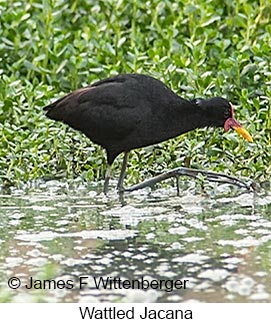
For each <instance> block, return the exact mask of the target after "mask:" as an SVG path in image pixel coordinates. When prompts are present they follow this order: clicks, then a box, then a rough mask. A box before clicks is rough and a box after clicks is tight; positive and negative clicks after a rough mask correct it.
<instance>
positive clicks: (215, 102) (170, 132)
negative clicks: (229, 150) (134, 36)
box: [44, 74, 252, 193]
mask: <svg viewBox="0 0 271 323" xmlns="http://www.w3.org/2000/svg"><path fill="white" fill-rule="evenodd" d="M44 109H45V110H46V111H47V112H46V115H47V116H48V117H49V118H51V119H54V120H57V121H63V122H64V123H66V124H68V125H69V126H71V127H72V128H74V129H77V130H80V131H82V132H83V133H84V134H85V135H86V136H87V137H88V138H89V139H91V140H92V141H93V142H95V143H97V144H99V145H101V146H102V147H103V148H105V150H106V153H107V162H108V167H107V171H106V174H105V182H104V192H105V193H107V191H108V184H109V179H110V170H111V165H112V163H113V161H114V160H115V158H116V157H117V156H118V155H119V154H120V153H122V152H124V159H123V164H122V169H121V173H120V177H119V181H118V186H117V188H118V190H119V191H122V190H123V180H124V175H125V169H126V166H127V160H128V153H129V151H130V150H131V149H135V148H140V147H145V146H148V145H152V144H156V143H159V142H162V141H164V140H167V139H170V138H173V137H176V136H178V135H180V134H183V133H185V132H188V131H190V130H193V129H196V128H203V127H208V126H212V127H224V130H225V131H228V130H229V129H230V128H233V129H235V130H236V131H237V132H238V133H240V134H241V135H242V136H243V137H244V138H246V139H247V140H248V141H252V138H251V136H250V135H249V133H248V132H247V131H246V130H245V129H244V128H243V127H242V126H241V125H240V124H239V122H237V121H236V119H235V118H234V111H233V107H232V105H231V103H230V102H229V101H227V100H225V99H223V98H221V97H214V98H211V99H207V100H204V99H194V100H190V101H189V100H185V99H183V98H181V97H179V96H178V95H177V94H175V93H174V92H172V91H171V90H170V89H169V88H168V87H167V86H166V85H165V84H164V83H162V82H161V81H159V80H157V79H155V78H153V77H150V76H146V75H140V74H123V75H118V76H113V77H110V78H107V79H104V80H101V81H98V82H96V83H94V84H92V85H89V86H87V87H85V88H81V89H78V90H76V91H74V92H72V93H70V94H68V95H66V96H64V97H63V98H61V99H59V100H57V101H56V102H54V103H52V104H50V105H48V106H47V107H45V108H44Z"/></svg>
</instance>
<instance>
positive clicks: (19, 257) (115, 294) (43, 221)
mask: <svg viewBox="0 0 271 323" xmlns="http://www.w3.org/2000/svg"><path fill="white" fill-rule="evenodd" d="M99 190H100V189H99V188H97V187H90V186H86V185H84V184H83V183H81V182H80V181H74V182H69V183H63V182H58V181H50V182H47V183H41V184H39V185H36V186H35V187H31V188H26V189H22V190H11V191H10V192H9V193H5V192H2V195H1V196H0V211H1V212H0V217H1V221H0V247H1V248H0V250H1V252H0V277H1V283H0V301H2V302H37V301H42V302H63V301H64V302H104V301H109V302H185V301H200V302H270V301H271V275H270V273H271V193H270V192H269V193H266V192H260V193H258V194H257V195H255V194H254V193H248V192H245V191H244V190H238V189H236V188H233V187H231V186H227V185H219V186H211V187H208V189H206V190H205V192H202V191H201V190H199V189H198V188H197V187H196V186H194V187H192V188H190V189H187V187H183V188H181V197H177V196H176V193H175V190H174V189H173V188H170V189H169V188H167V189H157V190H155V191H150V190H148V189H146V190H142V191H139V192H135V193H133V194H127V195H126V196H125V203H126V205H124V206H122V204H121V203H120V201H119V199H118V196H117V194H115V192H114V190H113V189H112V191H111V193H110V195H109V197H105V196H104V195H103V194H100V193H97V191H99ZM83 276H85V277H86V278H83V282H84V284H82V285H81V286H80V283H79V277H83ZM10 277H18V278H19V279H20V281H21V286H20V287H19V288H18V289H14V290H12V289H10V288H9V287H8V285H7V283H8V279H9V278H10ZM30 277H33V279H34V280H39V281H40V282H41V281H43V280H48V279H50V280H55V281H56V282H57V281H62V283H60V285H59V286H58V288H53V285H50V289H49V288H48V286H46V288H45V289H42V288H31V289H27V288H26V287H25V285H27V286H29V279H30ZM93 277H96V278H97V279H99V277H103V278H106V277H113V278H114V277H119V278H120V279H122V280H124V279H127V280H128V281H131V280H137V279H139V280H140V279H141V278H142V277H143V279H144V280H146V281H149V282H150V281H152V280H171V281H176V280H185V279H186V280H188V282H187V286H186V289H183V288H182V289H174V290H172V291H166V290H165V288H162V290H161V289H150V288H149V289H146V290H142V289H123V288H122V289H119V288H117V289H116V288H112V289H108V288H107V289H104V288H100V289H99V288H96V286H95V281H94V278H93ZM69 283H70V285H69ZM63 284H65V286H64V287H66V288H64V287H63ZM71 285H72V286H71ZM36 287H39V286H38V285H36ZM80 287H81V288H80Z"/></svg>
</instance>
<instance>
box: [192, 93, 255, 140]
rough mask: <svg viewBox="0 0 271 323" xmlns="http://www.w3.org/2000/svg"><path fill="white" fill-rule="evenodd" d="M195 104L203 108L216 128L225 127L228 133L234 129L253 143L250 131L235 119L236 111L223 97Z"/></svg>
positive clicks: (199, 100)
mask: <svg viewBox="0 0 271 323" xmlns="http://www.w3.org/2000/svg"><path fill="white" fill-rule="evenodd" d="M193 101H194V103H196V104H197V105H199V106H201V107H202V108H203V109H204V110H205V111H206V113H208V114H209V116H210V117H211V118H212V119H213V122H214V123H215V124H214V126H218V127H220V126H221V127H223V128H224V130H225V131H226V132H227V131H229V130H230V129H234V130H235V131H237V132H238V133H239V134H240V135H241V136H243V137H244V138H245V139H246V140H248V141H249V142H253V139H252V137H251V136H250V134H249V133H248V131H247V130H246V129H245V128H243V127H242V126H241V124H240V123H239V122H238V121H237V120H236V119H235V117H234V109H233V106H232V104H231V103H230V102H229V101H228V100H226V99H224V98H221V97H214V98H211V99H207V100H204V99H194V100H193Z"/></svg>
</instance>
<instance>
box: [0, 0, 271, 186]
mask: <svg viewBox="0 0 271 323" xmlns="http://www.w3.org/2000/svg"><path fill="white" fill-rule="evenodd" d="M270 18H271V7H270V3H269V2H268V1H265V0H261V1H241V0H236V1H224V2H222V1H220V0H216V1H200V0H193V1H192V0H191V1H183V0H175V1H159V0H155V1H141V0H140V1H129V0H118V1H113V0H110V1H94V0H81V1H73V2H67V1H64V0H43V1H41V0H31V1H29V2H28V3H27V4H26V3H24V2H21V1H13V0H11V1H8V2H6V1H0V39H1V42H0V137H1V149H0V183H2V184H3V185H19V184H20V183H23V182H26V181H29V180H36V179H40V178H43V179H48V178H56V177H64V176H65V177H68V178H71V177H75V176H78V175H80V176H82V177H83V178H86V179H87V180H94V179H95V180H98V179H101V178H102V177H103V176H104V172H105V168H106V164H105V157H104V153H103V150H102V149H101V148H100V147H98V146H97V145H94V144H93V143H90V142H89V140H88V139H87V138H86V137H84V136H83V135H81V134H80V133H78V132H76V131H74V130H72V129H70V128H67V127H66V126H64V125H62V124H60V123H55V122H53V121H50V120H48V119H47V118H46V117H45V116H44V113H43V110H42V107H43V106H45V105H47V104H48V103H49V102H51V101H52V100H54V99H56V98H59V97H60V96H61V95H64V94H66V93H68V92H70V91H72V90H74V89H76V88H78V87H81V86H85V85H87V84H89V83H91V82H93V81H95V80H98V79H101V78H104V77H107V76H109V75H115V74H118V73H124V72H127V73H131V72H137V73H145V74H150V75H152V76H154V77H157V78H159V79H161V80H162V81H164V82H165V83H166V84H167V85H168V86H170V87H171V88H172V89H173V90H174V91H176V92H177V93H178V94H179V95H181V96H184V97H186V98H194V97H200V96H203V97H210V96H216V95H220V96H224V97H227V98H228V99H229V100H230V101H231V102H232V103H233V105H234V106H235V107H236V115H237V118H238V119H239V120H240V122H242V123H243V124H244V126H245V127H246V128H247V129H248V130H249V132H250V133H251V134H252V136H253V138H254V143H253V144H250V143H247V142H245V141H244V140H243V139H241V138H238V137H237V134H235V133H233V132H229V133H223V131H221V130H213V129H205V130H197V131H193V132H191V133H189V134H186V135H183V136H180V137H178V138H175V139H172V140H170V141H168V142H164V143H161V144H159V145H156V146H154V147H148V148H145V149H141V150H136V151H134V152H133V153H132V154H131V158H130V160H129V167H128V174H127V180H128V182H130V183H133V182H137V181H138V180H141V179H144V178H146V177H150V176H151V175H153V174H157V173H159V172H162V171H163V170H165V169H171V168H173V167H177V166H184V165H185V166H191V167H196V168H207V169H211V170H215V171H222V172H225V173H228V174H233V175H237V176H246V177H250V178H253V179H255V180H257V181H259V182H262V181H268V180H269V179H270V171H271V163H270V156H271V105H270V98H271V91H270V75H271V69H270V66H271V59H270V42H271V25H270ZM118 160H119V163H116V165H114V167H115V168H116V169H117V168H119V167H120V159H118ZM118 171H119V169H118Z"/></svg>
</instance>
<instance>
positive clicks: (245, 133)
mask: <svg viewBox="0 0 271 323" xmlns="http://www.w3.org/2000/svg"><path fill="white" fill-rule="evenodd" d="M232 128H233V129H234V130H235V131H237V132H238V133H239V134H240V135H241V136H243V137H244V138H245V139H246V140H247V141H249V142H253V139H252V137H251V135H250V134H249V133H248V131H247V130H246V129H245V128H243V127H237V126H232Z"/></svg>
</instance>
